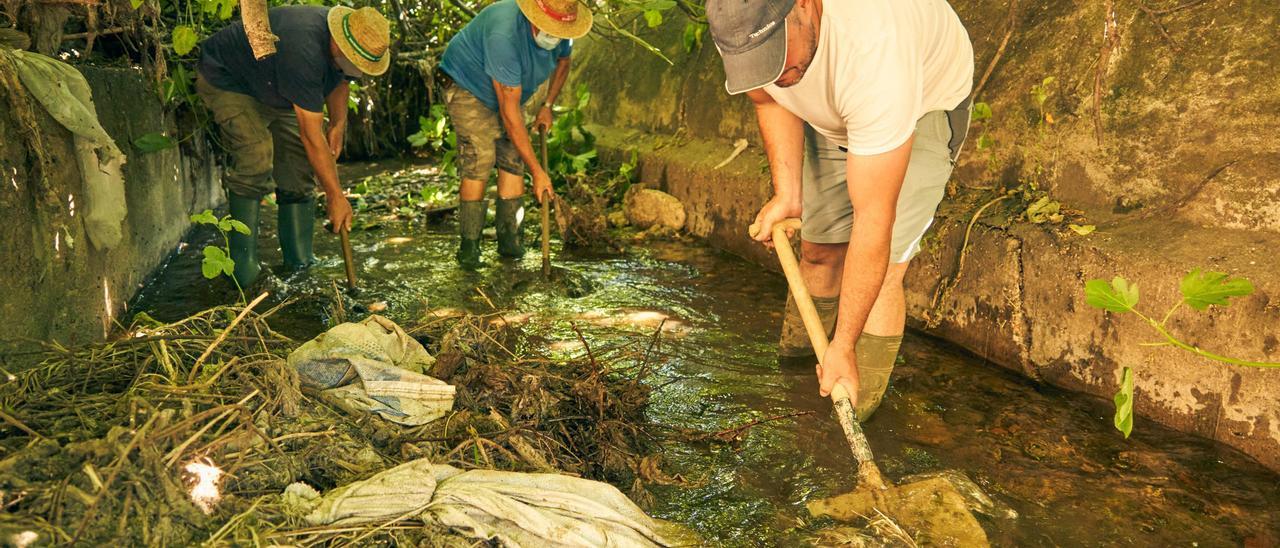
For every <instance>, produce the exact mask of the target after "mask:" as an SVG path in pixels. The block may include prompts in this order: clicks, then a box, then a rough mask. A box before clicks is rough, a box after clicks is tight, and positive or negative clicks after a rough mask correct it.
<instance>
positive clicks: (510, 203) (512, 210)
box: [494, 196, 524, 259]
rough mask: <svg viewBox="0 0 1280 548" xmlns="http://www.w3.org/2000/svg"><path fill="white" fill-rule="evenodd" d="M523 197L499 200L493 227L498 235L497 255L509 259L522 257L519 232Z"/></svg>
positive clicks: (521, 243)
mask: <svg viewBox="0 0 1280 548" xmlns="http://www.w3.org/2000/svg"><path fill="white" fill-rule="evenodd" d="M523 202H524V196H518V197H515V198H499V199H498V211H497V216H496V218H495V219H494V225H495V228H496V229H497V233H498V254H499V255H502V256H503V257H507V258H510V259H519V258H522V257H524V242H523V241H522V240H523V238H522V236H521V235H522V232H521V230H520V209H521V207H522V206H523Z"/></svg>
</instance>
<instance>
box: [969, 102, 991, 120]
mask: <svg viewBox="0 0 1280 548" xmlns="http://www.w3.org/2000/svg"><path fill="white" fill-rule="evenodd" d="M989 119H991V105H988V104H986V103H974V104H973V121H975V122H981V121H982V120H989Z"/></svg>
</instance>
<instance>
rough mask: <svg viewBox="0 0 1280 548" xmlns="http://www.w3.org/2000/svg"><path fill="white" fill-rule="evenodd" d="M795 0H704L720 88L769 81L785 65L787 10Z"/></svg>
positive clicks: (740, 88) (733, 90) (741, 88)
mask: <svg viewBox="0 0 1280 548" xmlns="http://www.w3.org/2000/svg"><path fill="white" fill-rule="evenodd" d="M794 5H795V0H783V1H781V2H779V1H776V0H707V23H708V25H709V26H710V28H711V39H712V40H714V41H715V43H716V49H718V50H720V57H721V58H723V59H724V74H725V82H724V88H725V90H726V91H728V92H729V94H730V95H737V94H739V93H743V92H746V91H751V90H753V89H758V88H762V87H764V86H767V85H769V84H772V83H773V82H774V81H775V80H777V79H778V77H779V76H782V71H783V69H785V68H786V65H787V14H788V13H791V8H792V6H794Z"/></svg>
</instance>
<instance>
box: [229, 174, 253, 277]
mask: <svg viewBox="0 0 1280 548" xmlns="http://www.w3.org/2000/svg"><path fill="white" fill-rule="evenodd" d="M227 202H228V206H227V207H228V208H229V209H230V210H231V218H232V219H235V220H237V221H240V222H242V223H244V224H245V226H247V227H249V233H248V234H241V233H239V232H236V231H234V230H232V231H231V233H230V234H228V235H227V241H228V244H229V246H230V248H231V249H230V251H231V260H233V261H235V262H236V266H235V270H233V274H232V275H233V276H235V279H236V283H238V284H240V287H241V288H247V287H249V286H250V285H253V282H254V281H255V280H257V279H258V274H259V273H260V272H262V265H259V264H258V216H259V214H260V212H261V210H262V205H261V199H260V198H250V197H248V196H237V195H235V194H231V193H227Z"/></svg>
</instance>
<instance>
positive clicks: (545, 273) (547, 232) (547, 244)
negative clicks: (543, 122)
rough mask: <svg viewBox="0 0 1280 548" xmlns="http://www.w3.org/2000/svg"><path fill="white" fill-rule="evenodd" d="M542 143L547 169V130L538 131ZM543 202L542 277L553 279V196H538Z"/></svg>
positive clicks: (543, 165) (543, 159)
mask: <svg viewBox="0 0 1280 548" xmlns="http://www.w3.org/2000/svg"><path fill="white" fill-rule="evenodd" d="M538 140H539V141H541V143H542V169H547V131H546V130H545V129H544V130H542V131H539V132H538ZM538 200H539V201H541V202H542V277H543V278H545V279H551V197H550V196H538Z"/></svg>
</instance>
